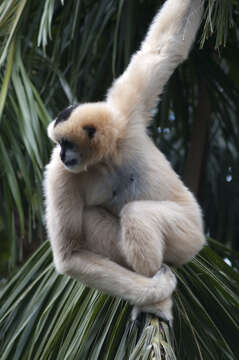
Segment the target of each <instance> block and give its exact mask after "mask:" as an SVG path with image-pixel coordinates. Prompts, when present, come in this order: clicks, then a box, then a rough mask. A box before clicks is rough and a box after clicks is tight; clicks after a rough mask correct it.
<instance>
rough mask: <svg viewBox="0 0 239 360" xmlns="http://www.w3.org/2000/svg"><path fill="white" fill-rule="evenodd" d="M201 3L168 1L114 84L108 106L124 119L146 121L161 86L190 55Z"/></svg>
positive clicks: (199, 1) (195, 0)
mask: <svg viewBox="0 0 239 360" xmlns="http://www.w3.org/2000/svg"><path fill="white" fill-rule="evenodd" d="M202 8H203V0H178V1H175V0H168V1H166V2H165V4H164V5H163V7H162V8H161V9H160V11H159V12H158V14H157V15H156V16H155V18H154V21H153V23H152V25H151V26H150V28H149V31H148V33H147V35H146V38H145V40H144V41H143V42H142V44H141V48H140V50H139V51H138V52H137V53H136V54H135V55H134V56H133V57H132V59H131V61H130V63H129V65H128V67H127V69H126V70H125V72H124V73H123V74H122V75H121V76H120V77H119V78H118V79H116V81H115V82H114V83H113V86H112V88H111V89H110V90H109V92H108V96H107V102H108V103H110V104H111V105H112V106H113V107H115V108H116V109H118V110H119V111H120V113H122V115H123V116H124V117H125V118H127V119H128V118H130V117H131V118H132V117H133V118H135V117H136V118H137V119H139V117H140V118H141V119H143V120H144V122H146V125H147V121H149V119H150V116H149V113H150V111H151V110H152V109H153V108H154V106H155V105H156V103H157V100H158V96H159V95H160V94H161V93H162V91H163V87H164V85H165V84H166V83H167V81H168V79H169V77H170V76H171V74H172V73H173V71H174V70H175V68H176V67H177V66H178V65H179V64H180V63H181V62H183V61H184V60H185V59H186V58H187V56H188V53H189V51H190V48H191V45H192V43H193V40H194V38H195V35H196V32H197V30H198V27H199V24H200V20H201V14H202Z"/></svg>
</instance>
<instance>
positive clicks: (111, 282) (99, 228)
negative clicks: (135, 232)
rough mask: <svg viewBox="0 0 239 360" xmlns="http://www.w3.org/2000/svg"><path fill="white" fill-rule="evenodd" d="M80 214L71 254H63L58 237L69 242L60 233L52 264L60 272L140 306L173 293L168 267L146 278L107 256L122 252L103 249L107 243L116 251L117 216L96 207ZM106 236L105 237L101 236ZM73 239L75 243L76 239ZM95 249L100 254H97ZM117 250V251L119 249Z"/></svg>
mask: <svg viewBox="0 0 239 360" xmlns="http://www.w3.org/2000/svg"><path fill="white" fill-rule="evenodd" d="M97 212H98V214H97ZM82 215H83V218H82V228H83V233H82V239H83V241H81V242H80V247H79V248H78V249H77V248H76V247H74V250H73V251H72V252H71V253H69V251H67V253H64V248H63V247H62V241H61V240H63V239H64V241H65V243H66V244H67V243H68V242H69V243H71V242H72V241H71V240H70V239H67V237H66V234H65V236H64V233H63V232H62V233H61V236H62V239H60V241H59V239H58V241H59V244H61V251H59V252H58V254H61V256H60V257H59V256H58V257H57V261H55V265H56V269H57V271H58V272H59V273H63V274H68V275H69V276H71V277H73V278H75V279H78V280H80V281H82V282H83V283H85V284H86V285H88V286H90V287H94V288H96V289H100V290H103V291H105V292H106V293H108V294H110V295H115V296H120V297H121V298H123V299H125V300H127V301H129V302H130V303H131V304H136V305H137V306H139V307H142V306H144V305H148V304H152V303H158V302H159V301H163V300H164V299H166V298H168V297H169V296H170V295H171V294H172V292H173V291H174V290H175V287H176V279H175V277H174V275H173V273H172V272H171V270H170V268H169V267H165V268H163V269H162V270H160V271H158V272H157V274H156V276H154V277H152V278H148V277H145V276H142V275H140V274H137V273H135V272H133V271H131V270H129V269H127V268H125V267H124V266H121V265H119V264H117V263H116V262H114V261H112V260H111V259H109V258H107V257H106V256H107V255H108V256H110V257H113V258H114V257H116V258H117V260H118V261H121V255H118V257H117V255H116V254H113V255H112V254H111V251H112V249H106V247H107V246H108V245H109V246H111V245H113V250H116V251H117V250H118V247H117V246H116V242H115V240H112V237H113V236H117V230H118V229H117V224H116V222H115V220H116V219H115V218H114V217H113V216H107V211H104V210H103V209H101V208H99V209H97V207H95V208H88V209H86V214H84V212H83V214H82ZM84 215H85V217H84ZM93 226H95V229H94V228H93ZM93 229H94V230H93ZM92 230H93V233H92ZM109 234H111V237H110V236H109ZM106 235H107V237H104V236H106ZM91 236H92V238H91ZM84 238H85V239H84ZM58 241H54V243H55V248H57V244H58ZM73 242H74V244H75V243H76V241H75V240H74V241H73ZM87 242H88V244H87ZM94 242H95V244H96V247H95V250H94ZM101 244H102V245H103V247H104V250H106V253H107V252H108V254H107V255H106V256H102V255H100V252H101V251H102V252H103V249H102V250H99V249H100V246H101ZM87 247H88V248H87ZM98 251H99V253H97V252H98ZM118 252H119V254H120V251H118ZM124 262H125V261H124ZM129 267H130V266H129Z"/></svg>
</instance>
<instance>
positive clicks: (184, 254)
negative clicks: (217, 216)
mask: <svg viewBox="0 0 239 360" xmlns="http://www.w3.org/2000/svg"><path fill="white" fill-rule="evenodd" d="M197 212H198V214H197ZM198 215H199V210H198V208H194V207H193V208H192V206H188V207H186V206H182V205H179V204H178V203H175V202H172V201H161V202H158V201H134V202H131V203H129V204H127V205H126V206H125V207H124V208H123V209H122V212H121V239H120V245H121V249H122V250H121V251H122V253H123V255H124V256H125V258H126V260H127V262H128V263H129V264H131V266H132V267H133V269H134V270H135V271H136V272H137V273H139V274H142V275H146V276H153V275H154V274H155V273H156V272H157V271H158V269H160V268H161V265H162V261H165V262H168V263H172V264H175V265H181V264H184V263H186V262H188V261H190V260H191V259H192V257H193V256H194V255H195V254H196V253H198V251H199V250H200V249H201V248H202V247H203V245H204V243H205V238H204V235H203V229H202V224H201V222H200V216H198Z"/></svg>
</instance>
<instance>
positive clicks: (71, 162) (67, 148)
mask: <svg viewBox="0 0 239 360" xmlns="http://www.w3.org/2000/svg"><path fill="white" fill-rule="evenodd" d="M83 130H84V132H85V133H86V136H87V138H88V139H89V140H91V139H93V138H94V135H95V132H96V129H95V128H94V127H92V126H86V127H84V128H83ZM59 145H60V147H61V151H60V158H61V161H62V162H63V164H64V166H65V168H66V169H67V170H69V171H71V172H76V173H77V172H79V171H80V170H82V166H83V162H84V151H82V150H81V146H79V145H78V144H77V143H75V142H73V141H69V140H67V139H65V138H62V139H61V140H60V141H59Z"/></svg>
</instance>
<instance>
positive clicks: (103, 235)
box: [82, 206, 127, 266]
mask: <svg viewBox="0 0 239 360" xmlns="http://www.w3.org/2000/svg"><path fill="white" fill-rule="evenodd" d="M82 227H83V228H82V231H83V238H84V243H83V246H84V248H85V249H87V250H90V251H94V252H95V253H97V254H99V255H102V256H105V257H108V258H109V259H110V260H112V261H115V262H117V263H118V264H120V265H123V266H127V263H126V260H125V259H124V257H123V255H122V253H121V248H120V246H119V243H120V241H119V240H120V222H119V218H117V217H116V216H114V215H112V214H110V213H109V212H108V211H107V210H105V209H103V208H101V207H100V206H91V207H87V208H85V210H84V216H83V225H82Z"/></svg>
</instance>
